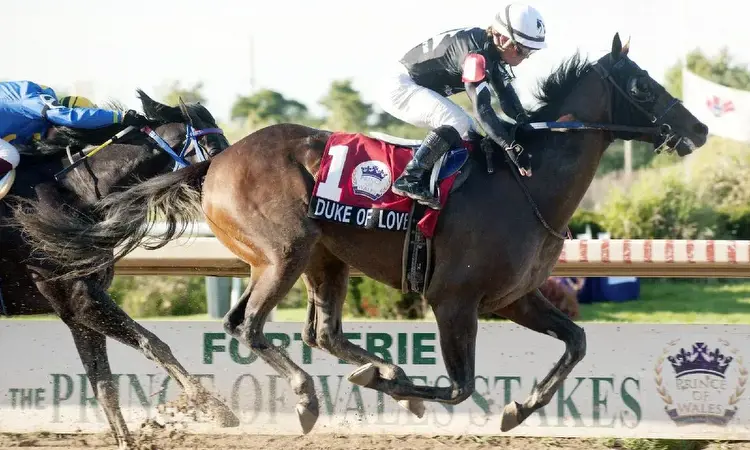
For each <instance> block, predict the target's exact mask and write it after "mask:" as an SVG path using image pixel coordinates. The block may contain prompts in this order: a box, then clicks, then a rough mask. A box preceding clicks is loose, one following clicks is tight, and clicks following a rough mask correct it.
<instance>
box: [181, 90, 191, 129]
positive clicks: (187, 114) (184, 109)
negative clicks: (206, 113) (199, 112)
mask: <svg viewBox="0 0 750 450" xmlns="http://www.w3.org/2000/svg"><path fill="white" fill-rule="evenodd" d="M179 105H180V112H181V113H182V116H183V117H184V118H185V121H187V123H189V124H190V125H191V126H192V125H193V119H191V118H190V112H189V111H188V108H187V105H186V104H185V102H183V101H182V97H180V98H179Z"/></svg>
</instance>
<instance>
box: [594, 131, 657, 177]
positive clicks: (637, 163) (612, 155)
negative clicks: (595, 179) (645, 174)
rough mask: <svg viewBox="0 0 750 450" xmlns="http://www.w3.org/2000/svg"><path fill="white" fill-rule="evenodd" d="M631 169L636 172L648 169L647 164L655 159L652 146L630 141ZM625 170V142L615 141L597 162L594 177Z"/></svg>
mask: <svg viewBox="0 0 750 450" xmlns="http://www.w3.org/2000/svg"><path fill="white" fill-rule="evenodd" d="M631 144H632V152H631V153H632V158H633V160H632V167H633V170H638V169H640V168H642V167H648V165H649V164H651V162H652V161H653V160H654V159H655V156H656V154H655V153H654V148H653V145H651V144H647V143H645V142H640V141H632V142H631ZM624 168H625V142H624V141H622V140H619V139H618V140H616V141H615V142H613V143H612V144H611V145H610V146H609V147H608V148H607V151H605V152H604V154H603V155H602V159H601V161H600V162H599V167H598V168H597V171H596V175H597V176H602V175H605V174H607V173H610V172H614V171H617V170H623V169H624Z"/></svg>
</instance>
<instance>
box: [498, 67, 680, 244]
mask: <svg viewBox="0 0 750 450" xmlns="http://www.w3.org/2000/svg"><path fill="white" fill-rule="evenodd" d="M625 61H628V60H627V57H626V56H625V55H623V56H622V57H621V58H620V60H619V61H617V62H616V63H615V64H614V65H612V67H611V68H610V69H609V70H607V68H606V67H604V66H603V65H602V64H601V60H599V61H597V62H596V63H594V64H593V65H592V67H593V68H594V70H596V71H597V73H598V74H599V76H600V77H601V78H602V79H603V80H606V81H609V84H611V85H612V86H613V87H614V91H613V93H612V95H613V97H614V95H616V93H619V94H621V95H622V96H623V97H625V99H626V100H628V102H629V103H630V104H631V105H633V106H635V108H636V110H638V111H639V112H641V113H642V114H644V115H645V116H646V117H647V118H648V119H649V121H650V122H651V123H652V124H653V125H652V126H645V127H641V126H631V125H618V124H614V123H611V122H613V121H614V105H615V101H614V100H615V98H613V99H612V105H613V107H612V108H610V117H609V120H610V123H592V122H579V121H571V122H533V123H529V124H526V125H525V128H530V129H533V130H543V129H549V130H550V131H568V130H602V131H610V132H630V133H638V134H642V135H653V136H656V137H660V138H663V141H662V143H661V144H660V145H659V146H658V147H656V148H655V149H654V151H656V152H657V153H659V152H660V148H661V146H663V145H666V144H667V143H668V142H669V141H670V140H671V139H673V138H674V137H675V136H676V134H675V133H673V132H672V127H671V126H670V125H669V124H667V123H664V122H663V120H664V116H665V115H666V114H667V113H668V112H669V111H670V110H671V109H672V108H673V107H674V106H675V105H677V104H679V103H680V101H679V100H678V99H676V98H675V99H673V100H672V101H671V102H670V103H669V104H668V105H667V106H666V107H665V108H664V109H663V110H662V111H661V112H660V113H659V114H658V115H654V114H652V113H650V112H648V111H646V110H645V109H644V108H643V107H642V106H641V105H639V104H638V102H636V101H635V100H634V99H633V98H632V97H631V96H630V95H628V93H627V92H625V90H624V89H622V87H620V85H619V84H617V81H616V80H615V79H614V77H613V76H612V71H616V70H617V69H618V68H619V67H620V65H621V64H624V62H625ZM681 139H682V138H678V141H677V143H676V144H675V146H676V145H677V144H678V143H679V140H681ZM669 150H670V151H669V152H670V153H671V152H672V151H674V150H673V149H669ZM504 156H505V161H506V162H507V163H508V165H509V166H510V171H511V173H513V175H514V176H515V178H516V181H517V182H518V184H519V185H520V186H521V190H523V192H524V194H525V195H526V199H527V200H528V201H529V203H530V204H531V208H532V209H533V210H534V214H535V215H536V216H537V218H538V219H539V221H540V222H541V223H542V225H543V226H544V228H545V229H546V230H547V231H548V232H549V233H550V234H552V235H553V236H555V237H556V238H558V239H562V240H566V239H572V237H571V233H570V228H568V227H567V226H566V234H562V233H560V232H558V231H556V230H554V229H553V228H552V227H551V226H550V225H549V223H547V221H546V220H544V217H542V214H541V213H540V212H539V208H538V207H537V206H536V203H534V199H533V198H532V197H531V194H530V193H529V190H528V189H527V188H526V185H525V184H524V183H523V181H522V180H521V177H520V175H519V174H518V170H517V169H520V167H519V166H518V163H517V161H516V159H515V158H514V157H513V155H511V154H509V152H504ZM489 157H490V156H489V154H488V158H489Z"/></svg>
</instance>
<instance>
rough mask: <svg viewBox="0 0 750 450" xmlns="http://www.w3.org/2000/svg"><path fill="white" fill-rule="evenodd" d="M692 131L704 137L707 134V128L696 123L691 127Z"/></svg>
mask: <svg viewBox="0 0 750 450" xmlns="http://www.w3.org/2000/svg"><path fill="white" fill-rule="evenodd" d="M693 131H695V133H696V134H700V135H706V134H708V127H707V126H705V125H704V124H702V123H697V124H695V125H693Z"/></svg>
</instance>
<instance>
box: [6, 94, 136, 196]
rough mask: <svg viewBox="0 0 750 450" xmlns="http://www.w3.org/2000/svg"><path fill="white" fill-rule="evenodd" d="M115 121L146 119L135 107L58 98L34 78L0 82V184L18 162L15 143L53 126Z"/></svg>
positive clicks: (86, 125)
mask: <svg viewBox="0 0 750 450" xmlns="http://www.w3.org/2000/svg"><path fill="white" fill-rule="evenodd" d="M116 123H122V124H123V125H126V126H127V125H135V126H139V125H141V124H144V123H146V119H145V118H144V117H143V116H141V115H140V114H138V112H136V111H134V110H128V111H126V112H123V111H113V110H107V109H99V108H96V107H94V105H93V104H92V103H91V102H90V101H89V100H88V99H86V98H85V97H75V96H71V97H65V98H63V99H60V100H58V98H57V95H56V94H55V91H54V90H52V89H51V88H49V87H46V86H42V85H39V84H37V83H34V82H33V81H4V82H0V185H1V184H3V183H2V182H3V181H5V177H7V176H9V175H10V171H11V170H13V169H15V168H16V167H17V166H18V163H19V162H20V154H19V152H18V149H17V148H16V146H23V145H27V144H29V143H30V142H32V141H34V140H40V139H43V138H45V137H46V135H47V132H48V131H49V129H50V128H51V127H52V126H53V125H62V126H66V127H70V128H87V129H93V128H102V127H106V126H109V125H112V124H116Z"/></svg>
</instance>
